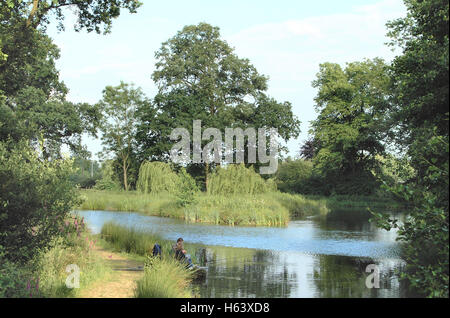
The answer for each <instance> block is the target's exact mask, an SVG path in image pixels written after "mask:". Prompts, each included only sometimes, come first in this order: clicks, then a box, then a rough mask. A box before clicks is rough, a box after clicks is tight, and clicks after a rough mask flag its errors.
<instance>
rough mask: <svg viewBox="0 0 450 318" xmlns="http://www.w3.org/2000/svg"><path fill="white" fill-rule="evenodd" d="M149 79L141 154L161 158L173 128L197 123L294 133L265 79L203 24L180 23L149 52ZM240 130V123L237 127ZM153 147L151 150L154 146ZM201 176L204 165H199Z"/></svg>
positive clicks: (286, 107) (288, 113)
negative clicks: (151, 92)
mask: <svg viewBox="0 0 450 318" xmlns="http://www.w3.org/2000/svg"><path fill="white" fill-rule="evenodd" d="M155 56H156V59H157V62H156V70H155V71H154V73H153V74H152V78H153V80H154V81H155V83H156V85H157V87H158V94H157V95H156V97H155V100H154V108H153V109H148V110H143V111H142V112H141V118H142V124H141V125H140V129H139V133H138V138H139V140H140V141H142V142H144V143H145V142H147V145H146V147H145V148H144V149H143V150H144V151H143V154H144V156H153V157H156V158H162V159H167V158H168V152H169V150H170V147H171V142H170V140H169V135H170V131H171V130H172V129H173V128H177V127H184V128H187V129H188V130H191V129H192V122H193V120H195V119H199V120H202V126H203V127H214V128H218V129H220V130H222V131H223V130H224V128H226V127H235V126H237V125H238V123H245V124H246V125H251V126H252V127H255V128H258V127H263V126H265V125H266V126H267V127H275V128H280V130H283V133H284V135H283V137H285V138H290V137H291V136H296V135H298V133H299V122H298V120H297V119H296V118H295V117H294V116H293V114H292V110H291V105H290V104H289V103H278V102H276V101H275V100H274V99H271V98H269V97H267V96H266V95H265V94H264V92H265V91H266V90H267V77H265V76H263V75H261V74H259V73H258V72H257V70H256V69H255V67H254V66H253V65H252V64H250V61H249V60H248V59H242V58H239V57H238V56H236V54H234V52H233V49H232V48H231V47H230V46H229V45H228V44H227V43H226V42H225V41H223V40H222V39H221V38H220V33H219V28H217V27H213V26H211V25H209V24H206V23H200V24H198V25H190V26H186V27H184V28H183V29H182V30H181V31H180V32H178V33H177V34H176V35H175V36H174V37H172V38H170V39H169V40H168V41H166V42H164V43H163V44H162V47H161V49H160V50H159V51H157V52H156V54H155ZM242 128H245V127H242ZM155 149H156V150H157V152H156V153H155V152H154V150H155ZM203 166H204V171H205V177H207V174H208V170H209V168H208V165H207V164H204V165H203Z"/></svg>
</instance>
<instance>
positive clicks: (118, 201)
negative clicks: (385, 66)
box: [77, 190, 405, 226]
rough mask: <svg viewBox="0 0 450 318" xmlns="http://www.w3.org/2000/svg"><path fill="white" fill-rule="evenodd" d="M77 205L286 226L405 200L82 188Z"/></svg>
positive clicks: (387, 207)
mask: <svg viewBox="0 0 450 318" xmlns="http://www.w3.org/2000/svg"><path fill="white" fill-rule="evenodd" d="M80 194H81V197H82V199H83V203H82V204H81V205H80V206H79V207H77V209H78V210H102V211H124V212H138V213H141V214H143V215H150V216H161V217H170V218H177V219H182V220H184V221H186V222H189V223H207V224H216V225H218V224H220V225H231V226H238V225H240V226H286V225H287V224H288V222H289V220H291V219H293V218H298V217H306V216H316V215H320V216H325V215H327V214H329V213H330V212H332V211H336V210H339V211H340V210H345V211H346V212H354V213H360V214H361V212H362V213H363V214H365V215H366V216H370V213H369V212H368V211H369V209H370V210H373V211H383V212H386V211H389V212H393V211H401V210H402V209H405V207H404V205H402V204H401V203H399V202H396V201H393V200H392V199H388V198H379V197H362V196H332V197H323V196H303V195H299V194H288V193H281V192H271V193H265V194H260V195H229V196H224V195H211V194H206V193H199V194H197V195H196V198H195V203H193V204H191V205H189V206H186V207H183V206H179V205H178V204H177V198H176V197H175V196H173V195H170V194H164V193H160V194H157V195H155V194H144V193H141V192H137V191H127V192H125V191H101V190H80Z"/></svg>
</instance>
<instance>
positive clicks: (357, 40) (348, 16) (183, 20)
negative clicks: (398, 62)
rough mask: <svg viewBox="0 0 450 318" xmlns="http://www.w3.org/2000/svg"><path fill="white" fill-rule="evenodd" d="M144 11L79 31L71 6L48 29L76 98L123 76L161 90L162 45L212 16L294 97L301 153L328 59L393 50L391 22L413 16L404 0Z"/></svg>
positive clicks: (278, 94) (243, 53) (147, 6)
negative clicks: (59, 24) (104, 28)
mask: <svg viewBox="0 0 450 318" xmlns="http://www.w3.org/2000/svg"><path fill="white" fill-rule="evenodd" d="M142 2H143V3H144V4H143V6H142V7H141V8H139V9H138V13H136V14H130V13H128V12H127V11H126V10H124V11H123V12H122V14H121V15H120V17H119V18H118V19H116V20H114V21H113V26H112V32H111V33H110V34H107V35H98V34H95V33H87V32H86V31H81V32H75V31H74V30H73V28H72V25H73V21H74V16H73V15H71V12H70V10H68V11H67V13H66V16H67V18H66V22H65V25H66V31H64V32H58V31H57V30H56V27H55V24H52V26H50V27H49V29H48V33H49V35H50V36H51V37H52V38H53V40H54V42H55V43H56V44H57V45H58V46H59V48H60V50H61V57H60V59H59V60H58V61H57V68H58V69H59V71H60V78H61V79H62V80H63V81H64V82H65V84H66V85H67V87H68V88H69V90H70V92H69V95H68V99H69V100H71V101H73V102H89V103H96V102H97V101H99V100H100V99H101V97H102V90H103V89H104V88H105V87H106V86H107V85H113V86H115V85H118V84H119V83H120V81H124V82H127V83H134V84H135V85H136V86H137V87H141V88H142V89H143V91H144V93H145V94H146V95H147V96H148V97H153V96H154V95H155V94H156V87H155V86H154V84H153V81H152V79H151V74H152V73H153V71H154V69H155V67H154V65H155V59H154V54H155V52H156V51H157V50H158V49H159V48H160V47H161V44H162V42H164V41H166V40H168V39H169V38H171V37H173V36H174V35H175V34H176V33H177V32H178V31H180V30H181V29H182V28H183V27H184V26H185V25H191V24H198V23H200V22H206V23H209V24H211V25H213V26H217V27H219V28H220V33H221V36H222V39H223V40H225V41H227V43H228V44H229V45H230V46H231V47H233V48H234V49H235V53H236V54H237V56H238V57H240V58H248V59H249V60H250V62H251V63H252V64H253V65H254V66H255V67H256V69H257V70H258V72H259V73H260V74H264V75H266V76H268V77H269V82H268V85H269V89H268V91H267V93H268V95H270V96H272V97H274V98H275V99H277V100H278V101H279V102H284V101H289V102H291V103H292V106H293V112H294V114H295V115H296V116H297V117H298V118H299V119H300V121H301V131H302V132H301V134H300V136H299V138H297V139H292V140H290V141H289V142H288V143H287V147H288V149H289V155H291V156H293V157H294V156H296V155H297V154H298V150H299V148H300V145H301V144H302V143H303V141H304V140H305V139H306V138H307V137H308V130H309V127H310V122H311V121H312V120H314V119H315V118H316V116H317V114H316V112H315V110H314V97H315V96H316V94H317V91H316V89H314V88H313V87H312V86H311V82H312V81H313V80H314V79H315V76H316V74H317V72H318V71H319V65H320V64H321V63H324V62H332V63H339V64H341V65H342V66H345V63H348V62H354V61H361V60H363V59H365V58H375V57H381V58H383V59H385V60H386V61H390V60H392V58H393V57H394V56H395V54H397V53H398V52H393V51H392V50H391V48H389V47H388V46H387V45H386V43H387V42H388V41H389V39H388V38H387V37H386V33H387V29H386V22H388V21H389V20H393V19H397V18H400V17H403V16H405V15H406V8H405V6H404V4H403V1H402V0H344V1H336V0H316V1H306V0H293V1H283V0H279V1H273V0H270V1H262V0H239V1H236V0H227V1H223V0H222V1H210V0H190V1H185V0H184V1H179V0H172V1H158V2H153V1H148V0H144V1H142ZM83 142H84V143H85V144H86V145H87V148H88V150H89V151H91V152H92V153H93V155H94V156H93V158H97V156H96V154H97V153H98V152H99V151H102V146H101V141H100V140H99V139H94V138H91V137H83Z"/></svg>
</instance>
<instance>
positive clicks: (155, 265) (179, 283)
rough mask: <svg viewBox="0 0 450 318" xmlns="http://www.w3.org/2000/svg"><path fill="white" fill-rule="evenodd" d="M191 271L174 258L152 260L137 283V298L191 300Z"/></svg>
mask: <svg viewBox="0 0 450 318" xmlns="http://www.w3.org/2000/svg"><path fill="white" fill-rule="evenodd" d="M192 274H193V272H192V271H191V270H188V269H186V267H185V266H184V265H183V264H182V263H181V262H179V261H177V260H175V259H174V258H169V257H165V258H162V259H159V258H153V259H152V262H151V265H149V266H146V267H145V270H144V276H143V277H142V278H141V279H140V280H138V281H137V284H136V289H135V297H137V298H191V297H192V296H193V295H192V289H191V287H190V283H191V281H192Z"/></svg>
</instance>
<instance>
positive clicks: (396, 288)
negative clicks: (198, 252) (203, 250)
mask: <svg viewBox="0 0 450 318" xmlns="http://www.w3.org/2000/svg"><path fill="white" fill-rule="evenodd" d="M208 259H210V260H211V261H210V263H209V264H208V275H207V279H206V280H205V281H204V282H202V283H200V284H199V286H200V289H199V292H200V296H201V297H206V298H208V297H210V298H225V297H272V298H278V297H283V298H284V297H295V298H301V297H308V298H312V297H326V298H330V297H333V298H334V297H339V298H344V297H345V298H347V297H364V298H369V297H406V296H407V294H406V291H405V288H404V287H403V286H401V285H400V283H399V280H398V276H397V274H396V272H395V271H396V270H397V269H401V268H402V266H404V264H403V262H402V261H401V260H399V259H381V260H375V259H370V258H359V257H348V256H335V255H308V254H303V253H288V252H275V251H267V250H252V249H247V250H246V249H236V248H223V247H213V248H209V249H208ZM218 260H219V261H218ZM220 260H223V261H220ZM369 264H376V265H378V266H379V268H380V288H379V289H376V288H374V289H369V288H367V286H366V279H367V277H368V275H369V274H370V273H367V272H366V267H367V265H369Z"/></svg>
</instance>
